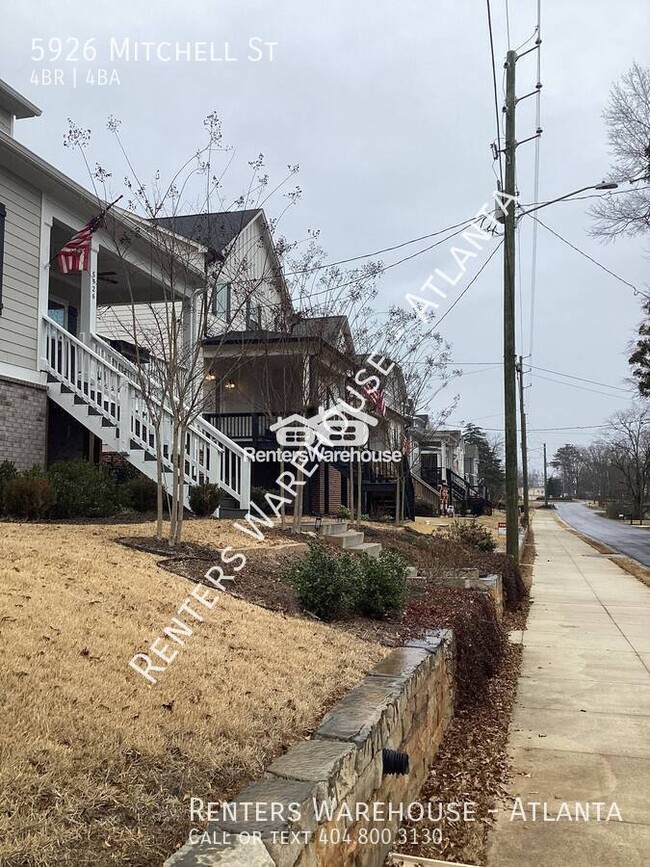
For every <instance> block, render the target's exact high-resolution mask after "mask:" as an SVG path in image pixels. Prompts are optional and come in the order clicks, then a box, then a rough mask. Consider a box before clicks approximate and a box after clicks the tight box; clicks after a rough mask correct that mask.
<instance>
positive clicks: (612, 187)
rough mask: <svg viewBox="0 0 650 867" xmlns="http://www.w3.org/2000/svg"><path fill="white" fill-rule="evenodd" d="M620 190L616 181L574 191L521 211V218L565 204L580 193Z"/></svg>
mask: <svg viewBox="0 0 650 867" xmlns="http://www.w3.org/2000/svg"><path fill="white" fill-rule="evenodd" d="M617 188H618V184H617V183H615V182H614V181H612V182H611V183H610V182H606V181H603V182H601V183H600V184H591V185H590V186H588V187H581V188H580V189H579V190H573V191H572V192H571V193H566V195H564V196H558V197H557V198H556V199H549V200H548V202H542V203H541V204H539V205H535V207H534V208H528V209H527V210H525V211H520V212H519V216H521V217H524V216H525V215H526V214H532V213H533V211H539V209H540V208H546V207H548V205H554V204H556V202H564V201H565V200H566V199H571V198H573V196H577V195H579V194H580V193H586V192H587V191H588V190H615V189H617Z"/></svg>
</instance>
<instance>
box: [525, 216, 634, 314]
mask: <svg viewBox="0 0 650 867" xmlns="http://www.w3.org/2000/svg"><path fill="white" fill-rule="evenodd" d="M526 216H529V217H531V218H532V219H533V220H535V221H536V222H537V223H539V224H540V226H543V227H544V228H545V229H546V231H547V232H550V233H551V235H555V237H556V238H558V239H559V240H560V241H562V243H563V244H566V245H567V247H571V249H572V250H575V252H576V253H579V254H580V255H581V256H584V257H585V259H589V261H590V262H592V263H593V264H594V265H596V266H597V267H598V268H600V269H601V271H605V273H606V274H609V275H610V277H614V279H615V280H618V281H619V283H623V285H625V286H628V287H629V288H630V289H632V290H633V291H634V294H635V295H642V296H643V297H644V298H647V299H648V300H649V301H650V295H647V294H646V293H645V292H642V291H641V289H639V288H638V286H635V285H634V283H630V281H629V280H625V279H624V278H623V277H621V276H620V275H619V274H616V273H615V272H614V271H612V270H611V269H610V268H607V267H606V266H605V265H603V264H601V263H600V262H599V261H598V260H597V259H594V257H593V256H590V255H589V253H585V251H584V250H581V249H580V248H579V247H576V245H575V244H572V243H571V241H568V240H567V239H566V238H564V237H562V235H560V233H559V232H556V231H555V229H551V227H550V226H547V225H546V223H543V222H542V221H541V220H540V218H539V217H536V216H535V215H534V214H527V215H526Z"/></svg>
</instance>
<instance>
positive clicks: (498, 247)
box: [435, 239, 503, 329]
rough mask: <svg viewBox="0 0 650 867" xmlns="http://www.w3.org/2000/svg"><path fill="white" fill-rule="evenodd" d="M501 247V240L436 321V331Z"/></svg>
mask: <svg viewBox="0 0 650 867" xmlns="http://www.w3.org/2000/svg"><path fill="white" fill-rule="evenodd" d="M502 245H503V239H501V240H500V241H499V243H498V244H497V245H496V247H495V248H494V250H492V252H491V253H490V255H489V256H488V257H487V259H486V260H485V262H483V264H482V265H481V267H480V268H479V269H478V271H477V272H476V274H475V275H474V276H473V277H472V279H471V280H470V281H469V283H468V284H467V286H466V287H465V288H464V289H463V291H462V292H461V293H460V295H459V296H458V298H456V300H455V301H454V303H453V304H452V305H451V307H449V308H448V309H447V310H446V311H445V313H444V315H443V316H441V317H440V319H438V321H437V322H436V323H435V326H436V329H437V328H438V327H439V326H440V323H441V322H443V321H444V320H445V319H446V318H447V316H449V314H450V313H451V311H452V310H453V309H454V307H455V306H456V305H457V304H458V302H459V301H460V300H461V298H463V296H464V295H466V294H467V292H469V290H470V289H471V288H472V286H473V285H474V283H476V281H477V280H478V278H479V277H480V276H481V274H482V273H483V271H485V269H486V268H487V266H488V265H489V263H490V261H491V259H492V258H493V257H494V255H495V254H496V253H497V251H498V250H499V249H500V248H501V246H502Z"/></svg>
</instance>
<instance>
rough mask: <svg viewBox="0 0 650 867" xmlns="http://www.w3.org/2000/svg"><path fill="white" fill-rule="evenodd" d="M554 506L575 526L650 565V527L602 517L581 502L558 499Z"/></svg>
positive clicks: (582, 531)
mask: <svg viewBox="0 0 650 867" xmlns="http://www.w3.org/2000/svg"><path fill="white" fill-rule="evenodd" d="M555 506H556V508H557V511H558V514H559V515H560V517H561V518H562V519H563V520H564V521H566V522H567V524H571V526H572V527H575V529H576V530H579V531H580V532H581V533H584V534H585V535H586V536H590V537H591V538H592V539H596V540H597V541H598V542H604V544H605V545H609V546H610V548H614V549H615V550H616V551H620V553H621V554H627V556H628V557H632V558H633V559H634V560H638V561H639V562H640V563H643V565H644V566H650V530H642V529H640V528H639V526H638V524H635V525H634V526H630V525H629V524H623V523H622V522H620V523H619V522H617V521H613V520H611V519H610V518H602V517H601V516H600V515H596V514H594V512H593V511H592V510H591V509H588V508H587V506H583V505H582V503H558V502H556V503H555Z"/></svg>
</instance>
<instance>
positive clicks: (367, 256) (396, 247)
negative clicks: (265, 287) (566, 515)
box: [284, 216, 476, 277]
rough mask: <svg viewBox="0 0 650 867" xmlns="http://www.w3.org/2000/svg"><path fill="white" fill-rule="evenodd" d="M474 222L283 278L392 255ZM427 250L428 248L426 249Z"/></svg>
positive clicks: (458, 224)
mask: <svg viewBox="0 0 650 867" xmlns="http://www.w3.org/2000/svg"><path fill="white" fill-rule="evenodd" d="M475 220H476V216H474V217H469V218H468V219H466V220H463V221H462V222H460V223H455V224H454V225H453V226H446V227H445V228H444V229H438V230H437V231H436V232H431V233H430V234H428V235H421V236H420V237H419V238H411V239H410V240H409V241H402V242H401V243H399V244H393V246H392V247H384V248H382V249H381V250H374V251H373V252H372V253H362V254H361V255H359V256H351V257H350V258H349V259H339V260H338V261H337V262H327V264H325V265H314V266H313V267H311V268H301V269H299V270H297V271H288V272H286V273H285V275H284V276H285V277H294V276H295V275H297V274H311V273H312V272H314V271H323V270H325V269H326V268H334V267H336V266H337V265H347V264H349V263H350V262H358V261H359V260H360V259H370V258H372V257H373V256H379V255H381V254H382V253H392V252H393V251H394V250H401V249H402V248H403V247H409V246H410V245H411V244H417V243H419V242H420V241H427V240H429V238H436V237H437V236H438V235H442V234H444V233H445V232H450V231H451V230H452V229H458V228H459V227H461V231H462V230H463V229H466V228H467V227H468V226H469V225H470V223H473V222H474V221H475ZM427 249H429V248H427Z"/></svg>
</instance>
